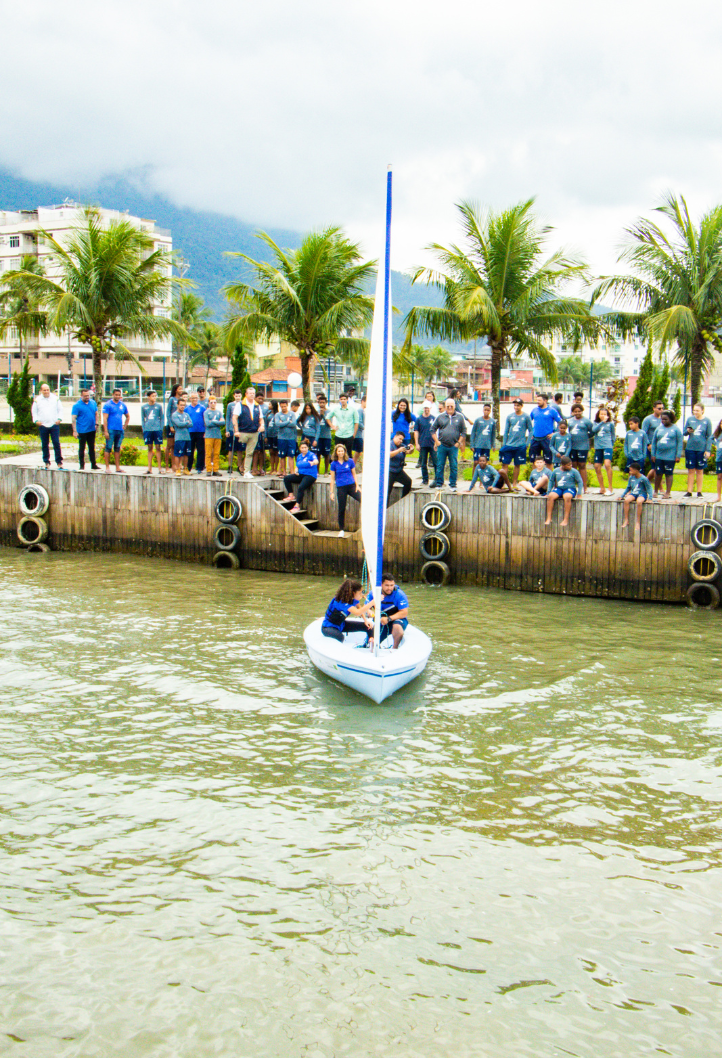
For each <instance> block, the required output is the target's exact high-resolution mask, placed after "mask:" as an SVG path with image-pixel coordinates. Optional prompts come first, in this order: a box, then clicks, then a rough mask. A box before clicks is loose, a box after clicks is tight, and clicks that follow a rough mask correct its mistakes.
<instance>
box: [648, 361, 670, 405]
mask: <svg viewBox="0 0 722 1058" xmlns="http://www.w3.org/2000/svg"><path fill="white" fill-rule="evenodd" d="M668 389H669V367H668V365H667V364H666V363H665V364H664V366H663V367H662V370H661V371H660V370H659V368H655V369H654V379H653V381H652V403H654V402H655V401H657V400H661V401H662V403H663V404H666V403H667V390H668Z"/></svg>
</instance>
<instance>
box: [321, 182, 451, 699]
mask: <svg viewBox="0 0 722 1058" xmlns="http://www.w3.org/2000/svg"><path fill="white" fill-rule="evenodd" d="M391 201H392V173H391V166H389V168H388V172H387V174H386V244H385V251H384V262H383V267H380V268H379V270H378V278H377V281H376V300H375V303H374V319H373V326H372V329H371V355H370V359H369V371H368V386H367V391H366V419H365V424H364V467H363V489H362V498H361V535H362V538H363V545H364V551H365V554H366V566H367V568H368V571H369V583H370V584H371V586H372V587H373V593H374V599H375V600H377V606H376V609H375V613H374V647H373V649H372V650H371V649H368V648H366V647H365V646H364V644H365V641H366V636H365V634H364V633H363V632H351V633H349V634H348V635H346V636H345V638H344V642H343V643H339V642H338V640H336V639H330V638H328V637H327V636H324V635H323V634H322V632H321V624H322V622H323V618H320V617H319V618H318V620H316V621H313V623H312V624H310V625H309V626H308V627H307V628H306V630H305V632H304V633H303V638H304V640H305V643H306V648H307V650H308V653H309V657H310V658H311V661H312V662H313V664H314V665H315V666H316V668H318V669H320V670H321V672H325V673H326V675H327V676H331V677H333V679H335V680H338V681H339V683H343V684H345V685H346V686H347V687H352V688H353V689H354V690H355V691H359V692H360V693H361V694H365V695H366V697H367V698H371V699H372V700H373V701H374V702H377V703H380V702H382V701H384V699H385V698H388V697H389V695H391V694H393V693H394V691H398V690H399V688H400V687H403V686H405V684H407V683H409V682H410V681H411V680H413V679H414V678H415V677H416V676H418V675H419V674H420V673H421V672H423V670H424V668H425V667H426V662H427V661H428V660H429V655H430V654H431V640H430V639H429V637H428V636H427V635H425V634H424V632H422V631H421V629H419V628H415V627H414V626H413V625H411V624H409V625H408V627H407V629H406V631H405V633H404V637H403V639H402V640H401V643H400V644H399V647H398V649H397V650H392V649H391V647H392V637H391V636H388V638H387V639H386V640H384V642H383V643H380V638H381V635H380V633H381V607H380V605H378V600H380V599H381V598H382V595H381V574H382V572H383V553H384V532H385V529H386V492H387V489H388V480H389V449H390V443H391V311H392V308H391Z"/></svg>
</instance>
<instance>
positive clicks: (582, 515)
mask: <svg viewBox="0 0 722 1058" xmlns="http://www.w3.org/2000/svg"><path fill="white" fill-rule="evenodd" d="M275 480H277V479H275ZM33 482H37V483H38V484H41V485H43V486H44V487H45V488H46V489H47V491H48V493H49V495H50V501H51V502H50V510H49V511H48V513H47V515H46V516H45V520H46V521H47V522H48V525H49V527H50V542H51V545H52V547H53V548H54V549H55V550H59V551H116V552H125V553H132V554H140V555H149V556H160V557H167V558H174V559H181V560H184V561H190V562H210V561H211V559H212V557H213V555H214V553H215V551H216V548H215V546H214V542H213V532H214V530H215V528H216V526H217V524H218V523H217V522H216V519H215V513H214V508H215V503H216V500H217V499H218V498H219V497H220V496H222V495H223V494H224V492H225V491H226V490H227V487H228V483H227V480H226V479H217V480H216V479H212V480H209V479H205V478H199V477H191V478H183V479H177V478H175V477H171V476H162V477H158V476H153V477H145V476H139V475H137V474H125V475H121V476H116V475H113V474H110V475H106V474H90V473H82V472H80V471H72V470H71V471H46V470H38V469H32V468H27V467H22V466H17V465H12V464H8V463H4V464H0V543H2V544H5V545H9V546H17V544H18V540H17V536H16V528H17V524H18V521H19V519H20V517H21V514H20V509H19V506H18V495H19V493H20V490H21V489H22V488H23V487H24V486H25V485H27V484H31V483H33ZM270 484H271V479H262V480H261V483H260V484H259V479H255V480H253V481H245V480H244V481H241V480H238V479H235V480H234V481H233V482H232V484H231V491H232V492H233V494H234V495H236V496H237V497H238V498H239V499H240V501H241V503H242V504H243V516H242V518H241V520H240V522H239V523H238V524H239V529H240V531H241V541H240V545H239V548H238V555H239V557H240V560H241V565H242V566H245V567H247V568H250V569H259V570H273V571H279V572H288V573H313V574H331V575H339V576H341V575H344V574H358V572H359V571H360V568H361V564H362V561H363V548H362V544H361V539H360V534H359V533H357V532H355V531H354V530H356V529H357V527H358V505H357V504H355V503H350V504H349V509H348V511H347V534H348V535H347V536H346V537H345V538H344V539H339V538H338V536H337V535H336V534H335V533H333V534H332V533H330V532H329V531H330V530H334V529H336V528H337V527H336V508H335V501H334V497H332V496H331V490H330V486H329V483H328V482H327V481H319V482H318V483H317V484H316V486H315V487H314V489H313V490H312V491H311V494H310V496H309V498H308V503H307V508H308V510H309V513H310V514H311V516H312V517H313V518H315V519H318V523H319V528H320V530H321V531H320V532H311V531H310V530H308V529H306V528H305V527H304V526H303V525H301V524H299V522H297V521H296V519H295V518H294V517H293V516H292V515H290V514H289V513H288V512H287V511H286V510H285V509H284V508H283V507H281V506H280V504H278V503H276V502H275V500H273V499H272V498H271V496H269V495H268V494H267V493H266V492H265V491H264V489H263V488H262V485H267V486H269V485H270ZM433 498H434V495H433V494H432V493H430V492H414V493H411V494H410V495H409V496H407V497H405V499H403V500H400V501H398V502H396V503H394V504H393V505H392V506H391V508H390V509H389V512H388V524H387V536H386V555H387V565H388V566H389V567H390V568H391V569H392V571H394V572H395V573H396V575H397V576H399V577H400V578H402V579H403V580H405V581H414V580H419V579H420V571H421V566H422V564H423V559H422V557H421V555H420V553H419V541H420V539H421V537H422V535H423V533H424V532H425V530H424V528H423V526H422V525H421V519H420V515H421V510H422V508H423V506H424V505H425V504H426V503H428V502H429V501H430V500H432V499H433ZM441 498H442V499H443V502H444V503H446V504H447V506H448V507H449V508H450V510H451V514H452V519H451V524H450V525H449V527H448V529H446V530H445V532H446V534H447V536H448V537H449V539H450V542H451V551H450V555H449V557H448V558H447V559H446V561H447V563H448V565H449V566H450V567H451V570H452V575H453V579H454V581H455V582H456V583H459V584H468V585H477V586H480V587H494V588H506V589H510V590H516V591H537V592H552V593H555V594H569V595H586V596H594V597H607V598H623V599H636V600H648V601H659V602H661V601H666V602H683V601H684V597H685V591H686V589H687V587H688V584H689V577H688V574H687V560H688V558H689V556H690V554H691V553H692V551H693V550H694V548H693V546H692V543H691V541H690V529H691V527H692V526H693V525H694V524H695V522H697V521H698V520H699V519H701V518H703V517H705V516H707V517H717V518H719V517H720V516H722V509H720V508H717V507H713V506H712V505H707V506H706V507H705V506H703V505H701V504H691V505H683V504H679V503H669V504H648V505H646V506H645V509H644V511H643V515H642V529H641V533H639V534H636V535H635V533H634V530H633V528H632V526H630V527H629V528H627V529H622V527H621V525H622V518H623V513H622V506H621V504H619V503H616V502H614V501H612V500H608V499H606V500H605V499H601V498H599V499H597V498H595V497H588V498H585V499H583V500H580V501H578V502H576V503H575V504H574V505H573V508H572V516H571V525H570V527H569V528H568V529H562V528H560V526H559V521H560V520H561V511H560V510H555V512H554V522H553V524H552V525H551V526H549V527H545V526H544V508H545V505H544V503H543V501H542V500H540V499H536V498H526V497H523V496H518V495H512V496H484V495H471V496H460V495H455V494H451V493H444V494H443V495H442V497H441ZM558 506H561V505H558ZM633 520H634V518H633V512H632V521H633Z"/></svg>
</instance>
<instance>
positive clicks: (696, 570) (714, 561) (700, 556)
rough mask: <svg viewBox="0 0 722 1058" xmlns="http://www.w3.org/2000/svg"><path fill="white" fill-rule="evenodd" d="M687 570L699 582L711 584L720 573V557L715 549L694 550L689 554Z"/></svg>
mask: <svg viewBox="0 0 722 1058" xmlns="http://www.w3.org/2000/svg"><path fill="white" fill-rule="evenodd" d="M687 572H688V573H689V575H690V577H691V578H692V580H694V581H697V582H698V583H700V584H711V583H712V581H713V580H717V578H718V577H719V575H720V573H722V558H720V557H719V555H718V554H717V552H716V551H695V552H694V554H692V555H690V556H689V561H688V563H687Z"/></svg>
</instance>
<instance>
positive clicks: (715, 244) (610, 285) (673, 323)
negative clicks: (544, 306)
mask: <svg viewBox="0 0 722 1058" xmlns="http://www.w3.org/2000/svg"><path fill="white" fill-rule="evenodd" d="M655 212H657V213H659V214H661V216H662V217H663V218H664V227H663V226H662V225H661V224H657V223H656V222H655V221H652V220H646V219H644V218H640V219H639V220H638V221H637V222H636V224H635V225H634V226H633V227H631V228H627V229H626V236H627V240H626V246H625V248H624V250H623V251H622V253H621V254H620V257H619V260H620V261H624V262H625V263H627V264H628V265H630V266H631V269H632V274H631V275H621V276H605V277H604V278H603V279H602V280H601V282H600V283H599V284H598V286H597V288H596V290H595V291H594V295H593V300H596V299H597V298H603V297H606V296H607V295H609V294H611V295H612V296H613V298H614V302H615V304H616V305H617V306H619V308H618V309H617V311H615V312H614V313H612V314H608V315H607V316H606V317H603V318H605V319H606V320H607V321H608V322H612V323H613V324H614V325H615V327H617V328H618V329H619V330H621V331H623V332H626V333H630V332H631V331H633V330H642V331H644V332H646V334H647V335H648V337H649V342H650V344H651V345H653V346H654V347H655V348H657V349H658V350H659V351H660V352H662V353H663V352H664V351H665V350H666V349H668V348H670V346H674V357H675V360H676V361H677V363H678V364H681V365H684V364H688V365H689V370H690V380H691V391H692V403H694V402H695V401H698V400H699V397H700V392H701V389H702V381H703V378H704V375H705V373H706V372H707V371H709V369H710V368H711V367H712V365H713V363H714V354H715V352H717V353H720V352H722V339H721V338H720V335H719V334H718V333H717V328H718V327H719V326H720V323H721V322H722V206H715V207H714V208H713V209H711V210H710V211H709V212H708V213H705V214H704V215H703V216H702V217H701V219H700V221H699V223H697V224H695V223H694V221H693V220H692V218H691V217H690V214H689V210H688V208H687V203H686V202H685V200H684V198H682V197H679V198H678V197H677V196H676V195H673V194H668V195H666V196H665V198H664V201H663V204H662V205H661V206H658V207H656V210H655Z"/></svg>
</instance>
